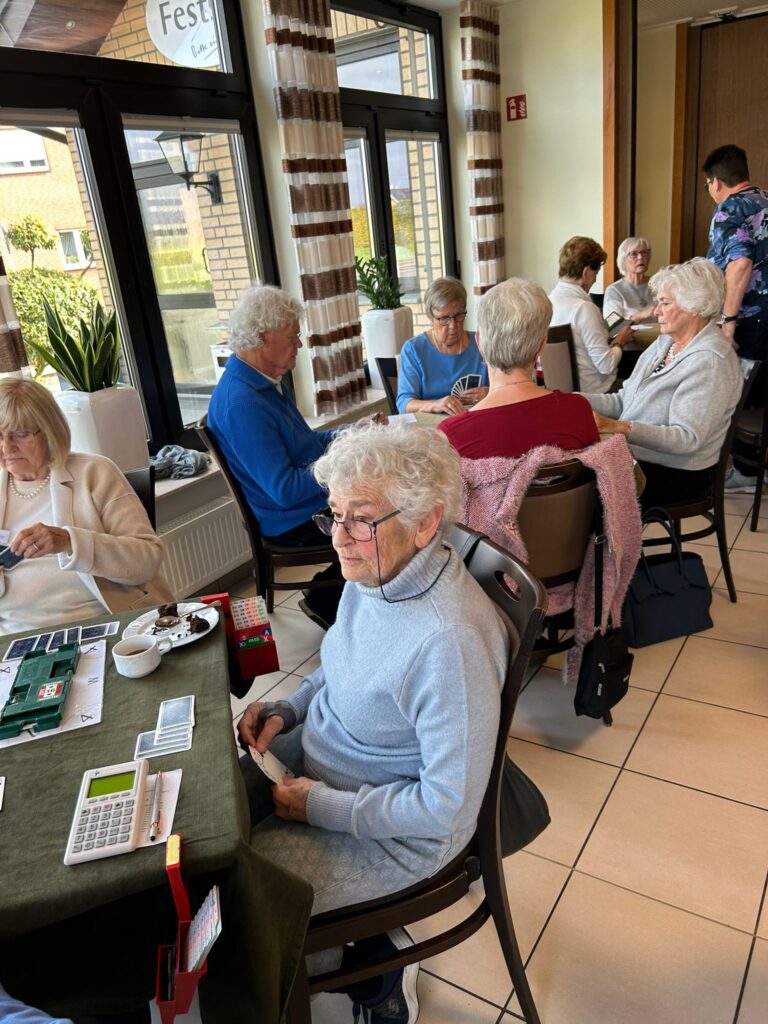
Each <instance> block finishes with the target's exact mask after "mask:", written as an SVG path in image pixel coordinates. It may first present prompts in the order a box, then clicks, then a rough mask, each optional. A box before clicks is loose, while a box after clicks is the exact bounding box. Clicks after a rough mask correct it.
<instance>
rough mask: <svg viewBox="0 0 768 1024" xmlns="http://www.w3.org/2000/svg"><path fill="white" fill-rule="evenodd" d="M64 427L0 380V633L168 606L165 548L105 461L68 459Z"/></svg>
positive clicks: (53, 407)
mask: <svg viewBox="0 0 768 1024" xmlns="http://www.w3.org/2000/svg"><path fill="white" fill-rule="evenodd" d="M70 440H71V439H70V432H69V427H68V426H67V421H66V420H65V418H64V415H63V414H62V412H61V410H60V409H59V407H58V405H57V404H56V402H55V401H54V399H53V397H52V396H51V395H50V393H49V392H48V391H47V390H46V389H45V388H44V387H43V386H42V385H40V384H36V383H35V382H34V381H31V380H18V379H14V380H5V381H2V382H0V530H1V531H2V532H0V540H2V542H3V544H9V545H10V548H11V550H12V551H13V552H14V553H15V554H18V555H23V561H21V562H19V563H18V565H16V566H15V567H14V569H13V570H12V571H6V570H4V569H1V568H0V634H7V633H15V632H20V631H22V630H31V629H37V628H39V627H45V626H51V625H56V624H58V623H62V622H72V621H76V620H79V619H88V618H92V617H94V616H99V615H103V614H104V613H105V612H107V613H111V612H117V611H124V610H127V609H130V608H141V607H145V606H152V605H155V604H159V603H161V602H163V601H168V600H172V594H171V592H170V590H169V589H168V586H167V584H166V583H165V581H164V580H163V579H162V577H161V576H159V575H158V572H159V569H160V563H161V562H162V560H163V548H162V544H161V543H160V541H159V540H158V538H157V537H156V536H155V533H154V530H153V529H152V527H151V526H150V524H149V520H148V519H147V514H146V512H145V511H144V508H143V506H142V504H141V502H140V501H139V499H138V498H137V497H136V494H135V493H134V491H133V490H132V488H131V486H130V484H128V482H127V481H126V479H125V477H124V476H123V475H122V473H121V472H120V470H119V469H118V468H117V466H115V464H114V463H113V462H111V461H110V460H109V459H107V458H104V457H103V456H101V455H86V454H81V453H78V452H70V450H69V446H70Z"/></svg>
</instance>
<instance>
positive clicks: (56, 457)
mask: <svg viewBox="0 0 768 1024" xmlns="http://www.w3.org/2000/svg"><path fill="white" fill-rule="evenodd" d="M12 430H40V431H42V433H43V435H44V437H45V440H46V441H47V443H48V464H49V465H50V466H53V467H54V468H58V467H59V466H63V465H64V463H65V462H66V460H67V456H68V455H69V449H70V446H71V444H72V435H71V433H70V431H69V424H68V423H67V421H66V419H65V418H64V413H63V412H62V411H61V409H60V408H59V407H58V405H57V404H56V401H55V399H54V397H53V395H52V394H51V393H50V391H48V389H47V388H44V387H43V385H42V384H37V383H36V382H35V381H33V380H24V379H19V378H13V379H12V380H3V381H0V432H2V433H8V431H12Z"/></svg>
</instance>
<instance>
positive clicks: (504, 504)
mask: <svg viewBox="0 0 768 1024" xmlns="http://www.w3.org/2000/svg"><path fill="white" fill-rule="evenodd" d="M573 458H577V459H579V461H580V462H582V463H583V465H585V466H587V467H588V468H589V469H592V470H594V472H595V475H596V477H597V486H598V490H599V492H600V499H601V501H602V505H603V517H604V529H605V534H606V537H607V539H608V543H607V544H606V550H605V553H604V557H603V614H602V623H601V628H602V630H605V629H606V628H607V625H608V618H609V616H610V618H611V619H612V620H613V623H614V624H615V625H618V624H619V623H620V621H621V608H622V605H623V603H624V597H625V595H626V592H627V588H628V586H629V583H630V580H631V579H632V575H633V573H634V571H635V566H636V565H637V561H638V559H639V557H640V546H641V533H642V525H641V520H640V507H639V505H638V502H637V491H636V486H635V477H634V471H633V460H632V455H631V453H630V451H629V448H628V446H627V443H626V440H625V438H624V437H623V435H621V434H615V435H614V436H613V437H610V438H608V439H607V440H606V441H600V442H599V443H598V444H594V445H590V446H589V447H588V448H583V449H582V450H581V451H576V452H573V451H568V452H566V451H563V450H562V449H560V448H556V447H554V446H552V445H544V446H542V447H539V448H532V449H531V451H529V452H527V453H526V454H525V455H522V456H520V457H519V458H517V459H506V458H489V459H462V460H461V476H462V482H463V485H464V486H463V496H462V506H461V512H460V514H459V521H460V522H462V523H465V524H466V525H467V526H469V527H471V528H472V529H473V530H482V531H483V532H484V533H486V534H487V535H488V536H489V537H490V538H491V540H493V541H495V542H496V543H497V544H499V545H500V546H501V547H503V548H506V549H507V550H508V551H509V552H510V553H511V554H513V555H514V556H515V557H516V558H519V559H520V561H521V562H526V560H527V557H528V556H527V552H526V550H525V545H524V543H523V541H522V538H521V537H520V533H519V531H518V528H517V510H518V508H519V507H520V503H521V501H522V500H523V497H524V496H525V493H526V491H527V490H528V488H529V486H530V484H531V481H532V480H533V478H534V477H535V475H536V473H537V472H538V471H539V470H540V469H541V468H542V467H543V466H547V465H552V464H553V463H557V462H565V461H566V460H567V459H573ZM594 569H595V564H594V546H593V545H592V544H590V545H589V547H588V548H587V553H586V557H585V559H584V566H583V568H582V571H581V573H580V575H579V578H578V581H577V583H576V586H575V591H574V587H573V585H570V584H569V585H566V586H562V587H554V588H553V589H552V590H550V591H548V595H549V599H550V600H549V613H550V614H555V613H557V612H560V611H564V610H565V609H567V608H570V607H573V609H574V622H575V639H576V646H575V647H573V648H572V649H571V650H570V651H569V652H568V656H567V658H566V661H565V666H564V669H563V672H564V680H565V681H566V682H568V681H569V680H571V679H576V678H577V676H578V671H579V665H580V664H581V655H582V651H583V647H584V644H586V643H587V642H588V641H589V640H590V639H591V637H592V635H593V633H594V616H595V577H594Z"/></svg>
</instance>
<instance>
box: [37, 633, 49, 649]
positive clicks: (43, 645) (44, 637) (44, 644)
mask: <svg viewBox="0 0 768 1024" xmlns="http://www.w3.org/2000/svg"><path fill="white" fill-rule="evenodd" d="M52 636H53V633H41V634H40V636H39V637H38V638H37V643H36V644H35V650H36V651H47V650H48V644H49V643H50V642H51V637H52Z"/></svg>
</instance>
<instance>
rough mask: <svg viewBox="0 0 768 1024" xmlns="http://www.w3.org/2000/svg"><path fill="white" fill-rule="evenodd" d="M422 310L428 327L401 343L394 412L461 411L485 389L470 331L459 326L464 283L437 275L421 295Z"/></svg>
mask: <svg viewBox="0 0 768 1024" xmlns="http://www.w3.org/2000/svg"><path fill="white" fill-rule="evenodd" d="M424 308H425V310H426V312H427V316H428V317H429V320H430V323H431V325H432V326H431V327H430V329H429V330H428V331H424V332H423V333H422V334H417V335H416V337H415V338H411V340H410V341H406V343H405V344H404V345H403V350H402V352H401V353H400V372H399V375H398V381H397V409H398V412H401V413H404V412H434V413H448V414H449V415H451V414H453V413H457V412H461V411H462V409H465V408H468V407H469V406H472V405H474V404H475V403H476V402H479V401H480V399H481V398H484V397H485V395H486V394H487V393H488V371H487V369H486V366H485V363H484V362H483V357H482V356H481V355H480V352H479V351H478V348H477V345H476V344H475V336H474V334H473V333H472V332H471V331H465V330H464V321H465V320H466V318H467V292H466V289H465V288H464V285H463V284H462V283H461V281H457V280H456V279H455V278H453V277H440V278H438V279H437V281H433V282H432V284H431V285H430V286H429V288H427V290H426V292H425V293H424Z"/></svg>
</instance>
